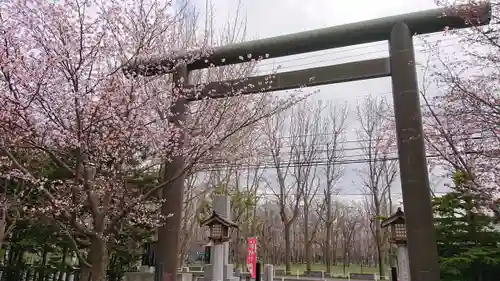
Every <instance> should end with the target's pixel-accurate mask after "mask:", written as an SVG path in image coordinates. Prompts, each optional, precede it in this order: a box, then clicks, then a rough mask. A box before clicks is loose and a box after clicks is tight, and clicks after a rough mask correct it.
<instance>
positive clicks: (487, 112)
mask: <svg viewBox="0 0 500 281" xmlns="http://www.w3.org/2000/svg"><path fill="white" fill-rule="evenodd" d="M455 2H456V1H438V4H440V5H445V6H450V7H451V5H453V4H456V3H455ZM461 2H464V1H461ZM465 2H468V3H473V2H476V1H465ZM499 4H500V3H499V2H498V1H491V9H492V19H491V22H492V23H493V24H490V25H488V26H482V27H476V26H474V25H475V24H476V23H477V21H478V19H477V17H476V13H475V11H474V10H473V9H470V10H463V11H461V14H462V15H463V17H464V18H465V19H466V20H468V21H469V23H470V25H471V28H470V29H467V30H457V31H447V32H446V33H445V38H444V39H443V40H440V42H437V43H434V44H430V43H429V44H428V48H427V49H428V51H429V52H430V54H431V59H430V60H429V61H428V63H427V65H426V67H425V70H426V74H427V75H426V77H425V78H426V80H425V81H424V82H426V84H431V83H432V84H434V85H437V86H438V89H439V91H434V92H431V91H430V90H429V89H430V87H425V91H423V97H424V102H425V104H426V107H425V110H424V115H425V116H424V117H425V119H424V121H425V130H426V139H427V144H428V150H429V153H430V154H434V155H436V156H438V157H436V158H434V159H432V161H433V162H434V163H433V164H434V165H437V166H441V167H445V169H446V170H447V171H449V172H450V173H451V172H452V171H457V170H458V171H460V172H462V173H464V174H465V175H466V176H467V178H468V180H469V181H470V183H471V184H469V185H468V186H470V192H471V193H472V194H475V195H476V196H478V198H482V202H483V205H484V207H487V208H489V209H490V210H493V211H494V212H495V213H496V214H497V215H499V214H500V200H499V199H498V198H499V197H498V192H499V191H500V188H499V184H500V178H499V174H500V173H499V172H500V170H499V168H500V154H499V150H498V147H499V145H500V122H499V120H500V119H499V117H500V96H499V94H498V90H499V86H500V83H499V79H498V66H499V63H498V62H499V59H500V57H499V55H498V54H499V52H498V50H499V47H500V45H499V41H498V35H499V33H500V29H498V25H497V23H498V11H499V8H500V5H499ZM452 12H453V10H452ZM448 40H455V41H457V42H458V43H457V44H455V45H454V47H453V48H443V44H442V43H441V41H442V42H444V41H448ZM426 86H428V85H426ZM499 217H500V216H499Z"/></svg>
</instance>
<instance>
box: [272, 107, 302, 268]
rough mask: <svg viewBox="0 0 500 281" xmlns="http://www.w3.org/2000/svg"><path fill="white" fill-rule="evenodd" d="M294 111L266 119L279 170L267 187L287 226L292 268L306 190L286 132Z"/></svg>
mask: <svg viewBox="0 0 500 281" xmlns="http://www.w3.org/2000/svg"><path fill="white" fill-rule="evenodd" d="M292 118H293V115H292V114H291V112H283V113H278V114H276V115H274V116H273V117H271V118H269V119H267V120H265V126H264V131H265V135H266V143H267V147H268V151H269V154H270V156H271V159H272V163H273V166H274V170H275V173H276V185H277V186H275V184H274V183H271V182H269V183H268V184H267V188H268V189H269V190H270V191H271V192H272V193H273V194H274V196H275V198H276V200H277V203H278V206H279V214H280V218H281V222H282V223H283V226H284V240H285V259H286V261H285V266H286V270H287V271H290V270H291V237H290V235H291V228H292V225H293V223H294V221H295V220H296V219H297V217H298V216H299V214H300V202H301V200H302V197H303V192H302V190H300V189H299V188H297V187H300V185H297V184H296V182H294V181H293V180H294V179H293V177H292V172H293V163H292V162H293V160H292V159H293V157H294V154H293V153H294V149H293V146H294V143H293V141H294V140H293V138H292V137H287V136H286V132H287V131H290V130H287V129H288V128H289V127H288V126H289V122H290V120H292Z"/></svg>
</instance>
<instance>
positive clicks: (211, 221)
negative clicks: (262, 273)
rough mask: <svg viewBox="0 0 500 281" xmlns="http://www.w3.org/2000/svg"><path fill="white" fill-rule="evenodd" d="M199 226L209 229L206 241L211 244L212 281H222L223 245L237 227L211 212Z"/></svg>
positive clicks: (223, 217)
mask: <svg viewBox="0 0 500 281" xmlns="http://www.w3.org/2000/svg"><path fill="white" fill-rule="evenodd" d="M201 226H207V227H208V228H209V233H210V234H209V237H208V239H209V240H210V241H211V242H212V243H213V257H211V260H212V281H223V280H224V243H225V242H228V241H229V239H230V237H231V236H230V231H231V229H232V228H238V226H237V225H236V224H235V223H234V222H232V221H230V220H229V219H228V218H226V217H225V216H222V215H221V214H219V213H217V212H216V211H213V212H212V215H211V216H210V217H209V218H208V219H206V220H204V221H202V222H201Z"/></svg>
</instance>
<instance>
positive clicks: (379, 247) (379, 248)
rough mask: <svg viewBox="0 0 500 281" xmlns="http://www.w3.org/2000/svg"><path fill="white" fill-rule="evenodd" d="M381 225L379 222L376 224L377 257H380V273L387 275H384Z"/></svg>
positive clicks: (380, 274)
mask: <svg viewBox="0 0 500 281" xmlns="http://www.w3.org/2000/svg"><path fill="white" fill-rule="evenodd" d="M380 232H381V231H380V226H379V225H378V224H377V226H375V240H376V246H377V259H378V273H379V276H385V275H384V258H383V256H384V255H383V252H382V241H381V240H382V239H381V238H382V237H381V233H380Z"/></svg>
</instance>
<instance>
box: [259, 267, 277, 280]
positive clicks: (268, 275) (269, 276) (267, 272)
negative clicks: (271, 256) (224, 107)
mask: <svg viewBox="0 0 500 281" xmlns="http://www.w3.org/2000/svg"><path fill="white" fill-rule="evenodd" d="M262 280H264V281H273V280H274V267H273V265H272V264H264V276H262Z"/></svg>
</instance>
